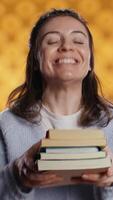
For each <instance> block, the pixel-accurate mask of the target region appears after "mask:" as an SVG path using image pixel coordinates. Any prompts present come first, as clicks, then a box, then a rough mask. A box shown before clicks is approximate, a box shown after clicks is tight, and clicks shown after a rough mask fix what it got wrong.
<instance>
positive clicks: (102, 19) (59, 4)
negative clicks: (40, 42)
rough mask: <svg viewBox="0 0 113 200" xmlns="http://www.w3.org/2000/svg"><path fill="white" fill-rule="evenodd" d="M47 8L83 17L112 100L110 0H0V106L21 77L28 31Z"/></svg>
mask: <svg viewBox="0 0 113 200" xmlns="http://www.w3.org/2000/svg"><path fill="white" fill-rule="evenodd" d="M50 8H73V9H75V10H76V11H78V12H80V14H81V15H82V16H83V17H85V19H86V20H87V21H88V24H89V27H90V30H91V32H92V34H93V37H94V44H95V71H96V73H97V75H98V77H99V79H100V81H101V84H102V88H103V92H104V95H105V97H106V98H108V99H109V100H110V101H112V102H113V63H112V60H113V53H112V51H113V50H112V49H113V0H111V1H107V0H95V1H91V0H19V1H17V0H0V110H2V109H4V107H5V104H6V100H7V97H8V95H9V93H10V92H11V91H12V90H13V89H14V88H15V87H16V86H18V85H19V84H21V83H22V81H23V80H24V72H25V64H26V56H27V52H28V48H29V47H28V40H29V34H30V31H31V29H32V26H33V24H34V23H35V21H36V20H37V19H38V18H39V16H40V15H41V14H42V13H43V12H45V11H47V10H49V9H50Z"/></svg>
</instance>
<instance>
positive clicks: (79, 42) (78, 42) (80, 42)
mask: <svg viewBox="0 0 113 200" xmlns="http://www.w3.org/2000/svg"><path fill="white" fill-rule="evenodd" d="M73 43H75V44H84V42H82V41H77V40H74V41H73Z"/></svg>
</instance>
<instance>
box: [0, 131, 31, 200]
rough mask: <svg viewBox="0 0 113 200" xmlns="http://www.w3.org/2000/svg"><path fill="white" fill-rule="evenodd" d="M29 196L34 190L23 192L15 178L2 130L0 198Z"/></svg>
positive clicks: (0, 133)
mask: <svg viewBox="0 0 113 200" xmlns="http://www.w3.org/2000/svg"><path fill="white" fill-rule="evenodd" d="M28 196H29V198H30V196H32V191H30V193H25V192H22V190H21V189H20V188H19V187H18V184H17V182H16V180H15V177H14V174H13V162H9V163H8V159H7V147H6V145H5V140H4V137H3V132H2V130H0V199H2V200H12V199H14V200H23V199H29V198H28ZM31 199H32V198H31Z"/></svg>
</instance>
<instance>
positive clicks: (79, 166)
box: [37, 129, 111, 185]
mask: <svg viewBox="0 0 113 200" xmlns="http://www.w3.org/2000/svg"><path fill="white" fill-rule="evenodd" d="M105 146H106V138H105V136H104V133H103V132H102V131H101V130H98V129H76V130H67V129H66V130H62V129H53V130H49V131H48V134H47V137H46V138H44V139H42V143H41V149H40V154H39V157H38V161H37V163H38V170H39V171H43V170H44V171H45V170H47V171H54V173H55V174H58V175H60V176H63V177H64V181H63V183H62V184H63V185H64V184H72V182H71V178H72V177H79V176H81V175H82V174H85V173H101V172H105V171H106V170H107V169H108V168H109V167H110V166H111V160H110V158H109V157H108V156H107V155H106V153H105V151H103V148H104V147H105Z"/></svg>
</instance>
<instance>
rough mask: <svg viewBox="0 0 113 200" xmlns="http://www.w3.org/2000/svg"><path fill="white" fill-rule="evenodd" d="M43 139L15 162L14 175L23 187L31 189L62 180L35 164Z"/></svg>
mask: <svg viewBox="0 0 113 200" xmlns="http://www.w3.org/2000/svg"><path fill="white" fill-rule="evenodd" d="M40 146H41V141H40V142H38V143H36V144H34V145H33V146H32V147H31V148H30V149H29V150H28V151H26V152H25V153H24V154H23V155H22V156H21V157H20V158H18V159H16V160H15V161H14V164H13V171H14V175H15V177H16V179H17V183H18V185H19V186H20V187H21V189H23V190H24V189H25V190H27V189H30V188H33V187H42V186H48V185H52V184H55V183H57V182H60V181H62V178H61V177H59V176H56V175H55V174H54V173H51V172H47V171H43V172H39V171H38V166H37V165H36V164H35V159H34V158H36V155H37V153H38V152H39V150H40Z"/></svg>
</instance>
